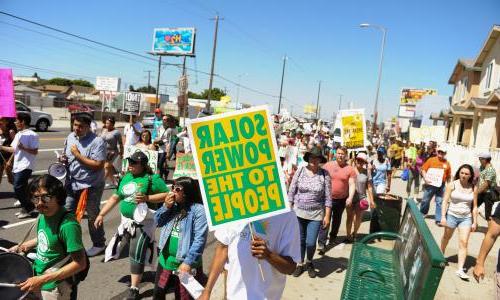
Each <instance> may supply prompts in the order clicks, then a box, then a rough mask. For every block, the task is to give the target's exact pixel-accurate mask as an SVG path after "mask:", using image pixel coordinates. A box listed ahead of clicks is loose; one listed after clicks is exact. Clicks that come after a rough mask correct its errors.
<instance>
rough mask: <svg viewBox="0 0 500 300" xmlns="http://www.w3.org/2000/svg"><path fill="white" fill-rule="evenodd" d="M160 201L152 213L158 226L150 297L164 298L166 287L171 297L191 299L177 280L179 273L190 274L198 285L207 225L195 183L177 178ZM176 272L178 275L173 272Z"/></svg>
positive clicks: (156, 299) (203, 279) (160, 299)
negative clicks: (153, 283) (156, 265)
mask: <svg viewBox="0 0 500 300" xmlns="http://www.w3.org/2000/svg"><path fill="white" fill-rule="evenodd" d="M164 199H165V201H164V204H163V206H162V207H160V208H159V209H158V210H157V211H156V213H155V222H156V226H157V227H161V232H160V243H159V245H158V248H159V252H160V254H159V256H158V268H157V270H156V279H155V288H154V292H153V299H155V300H164V299H165V294H166V293H167V290H168V289H169V288H172V287H173V289H174V291H175V299H180V300H187V299H193V298H192V297H191V296H190V295H189V293H188V292H187V290H186V289H185V288H184V286H183V285H182V284H181V283H180V281H179V276H182V275H183V274H182V273H187V274H192V275H193V276H194V278H195V279H196V280H197V281H198V282H200V283H201V284H202V285H205V283H206V280H207V278H206V275H205V274H203V266H202V255H203V251H204V250H205V244H206V242H207V235H208V224H207V219H206V216H205V209H204V208H203V204H202V199H201V193H200V189H199V186H198V182H197V181H196V180H194V179H191V178H189V177H180V178H178V179H176V180H175V182H174V184H173V185H172V189H171V192H170V193H169V194H168V195H167V196H166V197H165V198H164ZM176 272H179V273H181V274H179V276H178V275H176Z"/></svg>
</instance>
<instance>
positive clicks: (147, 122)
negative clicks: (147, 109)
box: [142, 113, 156, 128]
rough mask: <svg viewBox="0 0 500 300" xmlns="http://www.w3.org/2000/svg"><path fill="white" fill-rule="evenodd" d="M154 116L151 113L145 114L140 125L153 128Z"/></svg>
mask: <svg viewBox="0 0 500 300" xmlns="http://www.w3.org/2000/svg"><path fill="white" fill-rule="evenodd" d="M155 118H156V117H155V114H153V113H147V114H145V115H144V117H142V126H144V127H145V128H153V127H154V122H155Z"/></svg>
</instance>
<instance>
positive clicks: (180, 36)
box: [153, 28, 196, 56]
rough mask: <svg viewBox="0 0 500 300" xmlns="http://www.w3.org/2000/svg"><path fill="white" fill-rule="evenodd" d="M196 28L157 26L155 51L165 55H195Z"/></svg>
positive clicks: (154, 40)
mask: <svg viewBox="0 0 500 300" xmlns="http://www.w3.org/2000/svg"><path fill="white" fill-rule="evenodd" d="M195 36H196V31H195V29H194V28H155V31H154V36H153V52H154V53H157V54H164V55H179V56H181V55H194V42H195Z"/></svg>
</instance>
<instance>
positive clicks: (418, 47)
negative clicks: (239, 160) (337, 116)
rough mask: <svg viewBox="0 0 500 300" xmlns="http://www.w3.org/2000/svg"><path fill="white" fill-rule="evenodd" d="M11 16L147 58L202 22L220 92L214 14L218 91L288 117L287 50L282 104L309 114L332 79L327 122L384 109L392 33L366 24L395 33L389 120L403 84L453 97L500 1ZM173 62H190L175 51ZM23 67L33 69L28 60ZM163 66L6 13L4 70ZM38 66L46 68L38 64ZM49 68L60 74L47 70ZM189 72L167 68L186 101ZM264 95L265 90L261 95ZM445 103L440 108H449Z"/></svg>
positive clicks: (166, 80) (126, 72)
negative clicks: (161, 34)
mask: <svg viewBox="0 0 500 300" xmlns="http://www.w3.org/2000/svg"><path fill="white" fill-rule="evenodd" d="M0 11H3V12H7V13H10V14H13V15H16V16H19V17H22V18H25V19H29V20H32V21H35V22H38V23H42V24H44V25H48V26H51V27H55V28H58V29H61V30H64V31H67V32H70V33H73V34H77V35H81V36H83V37H86V38H89V39H93V40H96V41H99V42H103V43H107V44H110V45H112V46H115V47H119V48H123V49H126V50H129V51H133V52H136V53H139V54H143V55H148V54H147V52H148V51H151V47H152V40H153V30H154V28H162V27H195V28H196V32H197V36H196V50H195V51H196V53H195V54H196V58H187V66H188V68H189V70H188V77H189V90H191V91H194V92H200V91H202V90H204V89H206V88H208V76H207V75H206V74H204V73H201V72H205V73H208V72H209V71H210V64H211V56H212V47H213V35H214V21H213V20H211V19H213V18H214V17H215V14H216V13H219V15H220V17H221V19H222V20H221V21H220V22H219V34H218V43H217V54H216V60H215V74H218V75H220V76H222V77H224V78H227V79H229V80H231V81H232V82H229V81H225V80H223V79H221V78H219V77H215V78H214V87H219V88H222V89H225V90H226V91H227V93H228V94H229V95H230V96H231V97H232V99H233V101H235V100H236V98H238V88H237V86H236V84H234V82H236V83H237V82H240V83H241V85H242V87H241V88H240V89H239V101H240V102H242V103H249V104H252V105H258V104H268V105H271V106H272V108H273V110H274V111H275V112H276V111H277V107H278V95H279V90H280V82H281V73H282V66H283V57H284V56H285V55H286V56H287V57H288V60H287V61H286V69H285V77H284V84H283V100H282V108H286V109H287V110H289V111H290V110H292V112H293V113H294V114H303V108H304V105H306V104H314V105H315V104H316V99H317V94H318V82H319V81H320V80H321V82H322V83H321V92H320V107H321V110H320V111H321V117H322V118H325V119H329V118H331V117H332V115H333V114H334V113H335V112H336V111H337V109H338V107H339V99H340V95H342V108H347V107H348V106H349V103H351V107H353V108H365V109H366V111H367V114H368V115H369V114H371V113H372V112H373V107H374V99H375V93H376V87H377V76H378V66H379V58H380V49H381V40H382V33H381V31H380V30H377V29H376V28H373V27H372V28H360V27H359V24H360V23H370V24H377V25H380V26H383V27H385V28H386V29H387V38H386V45H385V54H384V62H383V72H382V80H381V87H380V98H379V99H380V100H379V116H381V117H382V118H383V119H386V118H390V117H392V116H395V115H396V114H397V112H398V105H399V93H400V89H401V88H403V87H412V88H433V89H437V91H438V94H439V95H440V96H443V97H448V96H450V95H451V93H452V91H453V87H452V86H450V85H448V79H449V77H450V75H451V72H452V71H453V68H454V66H455V64H456V62H457V60H458V59H459V58H475V57H476V56H477V54H478V53H479V50H480V49H481V47H482V46H483V44H484V42H485V40H486V38H487V35H488V33H489V31H490V30H491V28H492V26H493V25H494V24H500V14H499V13H498V12H499V11H500V1H498V0H481V1H472V0H470V1H464V0H441V1H436V0H420V1H406V0H399V1H397V0H394V1H389V0H387V1H384V0H378V1H375V0H358V1H336V0H335V1H334V0H330V1H327V0H325V1H315V0H311V1H291V0H288V1H284V0H277V1H269V0H267V1H266V0H253V1H238V0H236V1H235V0H233V1H228V0H226V1H222V0H185V1H166V0H162V1H160V0H143V1H132V0H120V1H118V0H106V1H97V0H87V1H51V0H46V1H27V0H0ZM164 61H166V62H167V63H174V64H179V63H182V60H181V58H175V57H165V58H164ZM19 64H21V65H22V66H20V65H19ZM157 65H158V64H157V63H155V62H154V61H149V60H146V59H143V58H140V57H135V56H132V55H127V54H124V53H120V52H117V51H114V50H111V49H107V48H103V47H101V46H97V45H94V44H91V43H88V42H85V41H82V40H78V39H75V38H72V37H68V36H65V35H62V34H60V33H57V32H53V31H50V30H47V29H44V28H41V27H38V26H35V25H32V24H29V23H26V22H23V21H20V20H16V19H13V18H11V17H8V16H5V15H2V14H0V67H12V68H13V70H14V75H15V76H22V75H27V76H30V75H32V74H33V73H34V72H35V71H37V73H38V75H39V76H41V77H42V78H52V77H68V78H82V79H86V80H89V81H91V82H95V77H96V76H110V77H120V78H121V80H122V84H127V85H130V84H132V85H134V86H135V87H138V86H145V85H147V72H145V71H148V70H151V71H152V72H151V74H152V75H153V76H155V77H154V78H152V79H151V81H152V83H154V84H156V73H157ZM34 68H38V69H34ZM40 69H45V70H48V71H42V70H40ZM180 74H181V71H180V70H179V68H178V67H175V66H166V67H165V68H164V69H163V71H162V75H161V77H160V78H161V84H162V87H161V88H160V91H161V92H164V90H165V89H166V92H167V93H168V94H170V95H171V97H174V96H175V95H176V88H175V87H173V86H172V85H175V84H176V83H177V80H178V78H179V76H180ZM255 91H258V92H255ZM438 109H439V108H437V110H438Z"/></svg>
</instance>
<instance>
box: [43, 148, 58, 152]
mask: <svg viewBox="0 0 500 300" xmlns="http://www.w3.org/2000/svg"><path fill="white" fill-rule="evenodd" d="M62 150H64V148H53V149H38V152H51V151H62Z"/></svg>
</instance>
